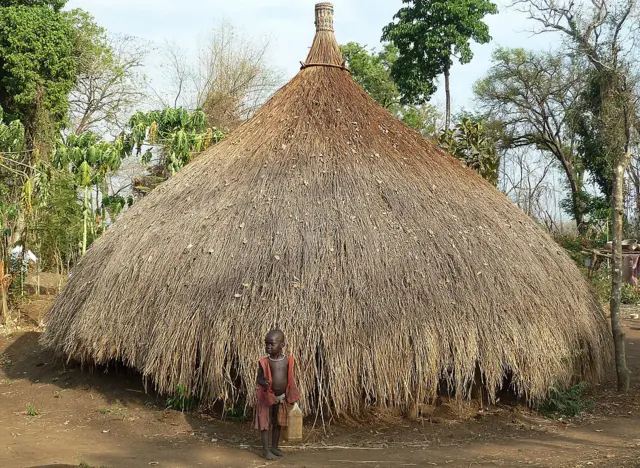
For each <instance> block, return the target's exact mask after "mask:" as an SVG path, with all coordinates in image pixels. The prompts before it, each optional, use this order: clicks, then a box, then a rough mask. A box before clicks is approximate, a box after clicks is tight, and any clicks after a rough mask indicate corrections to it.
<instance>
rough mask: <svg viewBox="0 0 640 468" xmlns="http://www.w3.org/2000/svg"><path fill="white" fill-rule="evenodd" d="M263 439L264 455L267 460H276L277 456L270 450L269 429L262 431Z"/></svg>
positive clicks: (261, 436)
mask: <svg viewBox="0 0 640 468" xmlns="http://www.w3.org/2000/svg"><path fill="white" fill-rule="evenodd" d="M260 438H261V439H262V456H263V457H264V458H265V459H266V460H275V459H276V458H277V457H276V456H275V455H274V454H273V453H271V450H269V431H260Z"/></svg>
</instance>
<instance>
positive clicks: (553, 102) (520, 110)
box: [474, 48, 590, 232]
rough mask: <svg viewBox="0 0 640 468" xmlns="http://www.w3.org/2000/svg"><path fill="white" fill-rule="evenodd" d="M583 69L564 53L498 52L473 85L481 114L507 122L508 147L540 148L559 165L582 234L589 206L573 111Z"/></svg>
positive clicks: (518, 50)
mask: <svg viewBox="0 0 640 468" xmlns="http://www.w3.org/2000/svg"><path fill="white" fill-rule="evenodd" d="M583 68H584V64H582V63H580V61H578V60H577V59H576V58H575V57H568V56H567V54H564V53H563V52H562V51H556V52H531V51H526V50H524V49H505V48H498V49H496V50H495V51H494V53H493V64H492V67H491V68H490V69H489V71H488V73H487V75H486V76H485V77H484V78H482V79H481V80H479V81H478V82H477V83H476V84H475V86H474V92H475V95H476V99H477V101H478V104H479V106H480V108H481V109H482V111H484V112H485V113H486V114H487V115H488V116H489V117H490V118H491V119H494V120H499V121H501V122H502V125H503V126H504V131H505V139H504V144H505V145H506V146H507V147H508V148H522V147H527V148H532V149H537V150H540V151H543V152H544V153H546V154H549V155H551V156H552V157H553V158H555V159H556V160H557V162H558V163H559V164H560V166H561V167H562V170H563V172H564V175H565V177H566V182H567V185H568V188H569V203H568V204H563V205H564V206H567V207H568V208H569V213H570V214H571V215H572V216H573V218H574V219H575V221H576V224H577V226H578V229H579V230H580V231H581V232H585V230H586V228H587V224H586V218H585V217H586V216H587V214H588V212H589V207H590V204H589V203H587V201H588V200H589V196H588V194H587V193H585V191H584V172H585V164H584V160H583V158H582V153H581V152H580V151H579V147H578V138H577V136H576V133H575V131H574V129H573V126H572V118H573V117H572V115H573V111H572V109H573V106H574V104H575V102H576V99H577V98H578V96H579V94H580V93H581V92H582V90H583V88H584V85H585V80H584V73H583V72H582V70H583Z"/></svg>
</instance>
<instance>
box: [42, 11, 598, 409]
mask: <svg viewBox="0 0 640 468" xmlns="http://www.w3.org/2000/svg"><path fill="white" fill-rule="evenodd" d="M331 14H332V9H330V8H329V6H328V5H326V4H323V5H320V6H319V7H318V15H319V17H320V20H319V21H318V22H317V25H318V32H317V36H316V38H315V41H314V45H313V47H312V50H311V52H310V54H309V57H308V59H307V62H306V64H307V66H304V68H303V69H302V70H301V71H300V73H299V74H298V75H297V76H296V77H295V78H294V79H293V80H292V81H291V82H290V83H288V84H287V85H286V86H284V87H283V88H282V89H281V90H280V91H279V92H278V93H277V94H276V95H275V96H274V97H273V98H272V99H271V100H270V101H269V102H267V103H266V104H265V105H264V106H263V107H262V109H260V110H259V111H258V113H257V114H256V115H255V116H254V117H253V118H252V119H251V120H249V121H248V122H246V123H245V124H244V125H243V126H241V127H240V128H239V129H237V130H236V131H235V132H234V133H232V134H231V135H230V136H229V137H228V139H226V140H225V141H224V142H222V143H220V144H218V145H216V146H215V147H213V148H212V149H211V150H209V151H208V152H207V153H206V154H204V155H202V156H200V157H199V158H198V159H197V160H196V161H195V162H193V163H191V164H190V165H189V166H187V167H186V168H185V169H184V170H183V171H181V172H180V173H179V174H177V175H176V176H175V177H173V178H171V179H170V180H168V181H167V182H166V183H164V184H162V185H161V186H159V187H158V188H157V189H156V190H154V191H153V192H152V193H151V194H150V195H148V196H147V197H145V198H144V199H143V200H142V201H140V202H139V203H137V204H136V205H134V206H133V207H132V208H131V209H130V210H129V211H128V212H127V213H126V214H125V215H124V216H123V217H122V219H120V220H119V221H118V222H117V223H115V226H114V227H113V228H112V229H111V230H110V231H108V232H107V233H106V234H105V235H104V236H103V237H102V238H100V239H99V240H98V241H97V242H96V243H95V244H94V245H93V246H92V247H91V249H90V250H89V252H88V253H87V255H86V257H85V258H83V259H82V261H81V262H80V263H79V265H78V266H77V267H76V269H75V270H74V272H73V275H72V277H71V279H70V280H69V282H68V285H67V287H66V288H65V290H64V291H63V293H62V294H61V295H60V297H59V298H58V300H57V301H56V303H55V305H54V307H53V309H52V310H51V312H50V313H49V315H48V318H47V330H46V332H45V335H44V342H45V343H46V344H48V345H50V346H51V347H53V348H54V349H55V350H56V351H57V352H59V353H61V354H63V355H65V356H69V357H73V358H77V359H80V360H83V361H93V362H97V363H104V362H107V361H110V360H115V359H118V360H123V361H124V362H125V363H127V364H128V365H130V366H133V367H135V368H137V369H139V370H140V371H141V372H142V373H143V374H144V375H145V376H146V377H148V378H149V379H150V380H151V381H153V382H154V383H155V385H156V386H157V388H158V389H159V390H160V391H163V392H171V391H172V390H173V389H175V387H176V386H177V385H183V386H184V387H186V389H187V390H189V391H192V392H193V393H194V394H196V395H198V396H199V397H200V398H201V399H202V401H204V402H212V401H214V400H216V399H218V398H234V397H235V396H237V395H247V397H248V401H249V402H251V401H252V398H253V391H254V388H255V383H254V382H255V374H256V370H257V364H256V361H257V359H258V358H259V357H261V356H262V354H263V347H264V345H263V340H264V335H265V333H266V332H267V331H268V330H269V329H270V328H271V327H274V326H279V327H281V328H282V329H283V330H284V331H285V333H286V335H287V338H288V343H289V346H288V348H287V349H288V350H289V352H290V353H293V354H294V355H295V356H296V357H297V359H298V367H297V369H298V372H297V373H298V381H299V387H300V388H301V390H302V392H303V394H304V398H305V399H304V403H305V407H306V408H307V409H313V408H316V407H317V405H318V401H319V400H318V399H319V398H320V399H321V401H322V402H323V403H329V404H330V406H331V407H332V408H334V409H335V410H337V411H357V410H359V409H360V408H361V405H362V404H364V403H371V402H375V403H376V404H383V405H404V404H411V403H413V402H416V401H420V402H422V401H425V400H426V399H427V398H428V397H430V396H432V395H433V394H434V393H435V392H436V388H437V386H438V383H439V382H440V383H441V384H442V382H446V383H447V384H448V385H449V388H450V389H451V390H454V391H456V393H457V395H462V396H464V395H466V394H467V391H468V388H469V383H470V382H471V380H472V379H473V376H474V371H475V369H476V365H478V366H479V368H480V369H481V371H482V373H483V376H484V381H485V383H486V386H487V387H488V388H489V389H491V390H495V389H496V388H498V387H500V385H501V384H502V382H503V378H504V377H505V375H511V376H512V383H513V384H514V385H515V388H516V390H517V391H518V392H519V393H520V394H522V395H524V396H526V397H527V398H528V399H529V400H530V401H531V400H532V399H536V398H538V397H541V396H543V395H544V394H545V393H546V392H547V390H548V388H549V386H550V385H560V386H562V385H567V384H568V383H569V382H570V381H572V379H573V378H574V377H575V376H576V375H580V376H581V377H582V378H585V379H593V378H597V377H598V376H599V375H600V374H601V372H602V370H603V365H604V364H603V363H604V362H605V361H606V360H607V359H608V356H609V351H608V346H609V340H610V338H609V332H608V330H607V326H606V323H605V319H604V317H603V314H602V312H601V309H600V307H599V304H598V303H597V301H596V299H595V298H594V296H593V294H592V292H591V291H590V289H589V287H588V285H587V283H586V282H585V281H584V280H583V278H582V276H581V274H580V273H579V271H578V270H577V268H576V267H575V265H574V264H573V262H572V261H571V260H570V259H569V258H568V257H567V256H566V255H565V254H564V253H563V252H562V250H561V249H560V248H559V247H558V246H557V245H556V244H555V243H554V242H553V240H552V239H551V238H550V237H549V236H548V235H547V234H545V233H544V232H543V231H542V230H540V229H539V228H538V227H537V226H536V225H535V224H534V222H533V221H532V220H530V219H529V218H528V217H527V216H525V214H523V213H522V212H521V211H520V210H519V209H518V208H516V207H514V206H513V205H512V204H511V203H510V201H509V200H508V199H507V197H506V196H505V195H503V194H502V193H500V192H498V191H497V190H495V189H494V188H493V187H492V186H490V185H489V184H488V183H486V182H485V181H483V180H482V179H481V178H480V177H479V176H477V175H476V174H475V173H474V172H472V171H471V170H469V169H467V168H465V167H463V165H462V164H460V163H459V162H458V161H456V160H455V159H454V158H452V157H451V156H449V155H448V154H446V153H444V152H443V151H442V150H440V149H438V148H437V147H436V145H434V143H433V142H431V141H428V140H426V139H424V138H422V137H421V136H420V135H418V134H417V133H416V132H414V131H413V130H411V129H410V128H408V127H407V126H405V125H404V124H402V123H401V122H399V121H398V120H396V119H394V118H393V117H392V116H391V115H389V114H388V113H387V112H386V111H385V110H384V109H382V108H381V107H380V106H379V105H378V104H376V103H375V102H374V101H373V100H372V99H371V98H370V97H369V96H368V95H367V94H366V93H365V92H364V91H363V90H362V89H361V88H360V87H359V86H358V85H357V84H356V83H355V82H354V81H353V80H352V78H351V76H350V74H349V72H348V71H347V70H345V69H344V68H343V67H342V65H343V60H342V57H341V55H340V51H339V48H338V45H337V43H336V41H335V38H334V35H333V31H332V22H331ZM318 395H320V397H319V396H318Z"/></svg>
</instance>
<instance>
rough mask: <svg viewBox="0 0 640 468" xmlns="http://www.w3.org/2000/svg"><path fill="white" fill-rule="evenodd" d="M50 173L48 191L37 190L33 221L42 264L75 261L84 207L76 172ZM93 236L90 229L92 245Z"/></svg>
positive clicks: (32, 227)
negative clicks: (39, 191) (78, 193)
mask: <svg viewBox="0 0 640 468" xmlns="http://www.w3.org/2000/svg"><path fill="white" fill-rule="evenodd" d="M50 177H51V179H50V181H49V185H48V190H47V194H46V195H45V194H40V193H39V194H38V197H37V200H38V201H37V203H38V208H37V216H35V217H34V220H33V222H32V224H31V234H32V235H33V237H34V242H35V248H36V250H37V253H38V258H39V259H40V262H41V267H42V268H53V267H54V266H55V265H57V264H62V265H66V264H68V263H74V261H75V259H76V256H77V254H78V252H79V246H80V245H81V242H82V231H83V208H82V205H81V204H80V203H78V199H77V194H76V184H75V181H74V175H73V174H71V173H69V172H66V171H51V174H50ZM93 239H94V238H93V236H92V235H91V233H89V238H88V244H89V245H90V244H91V242H93Z"/></svg>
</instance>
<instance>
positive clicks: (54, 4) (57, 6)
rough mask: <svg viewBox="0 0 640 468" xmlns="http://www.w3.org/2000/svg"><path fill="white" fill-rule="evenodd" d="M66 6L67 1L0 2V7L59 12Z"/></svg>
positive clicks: (8, 0) (14, 0)
mask: <svg viewBox="0 0 640 468" xmlns="http://www.w3.org/2000/svg"><path fill="white" fill-rule="evenodd" d="M66 4H67V0H0V7H15V6H25V7H48V8H51V9H53V11H56V12H57V11H60V10H61V9H62V7H64V6H65V5H66Z"/></svg>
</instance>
